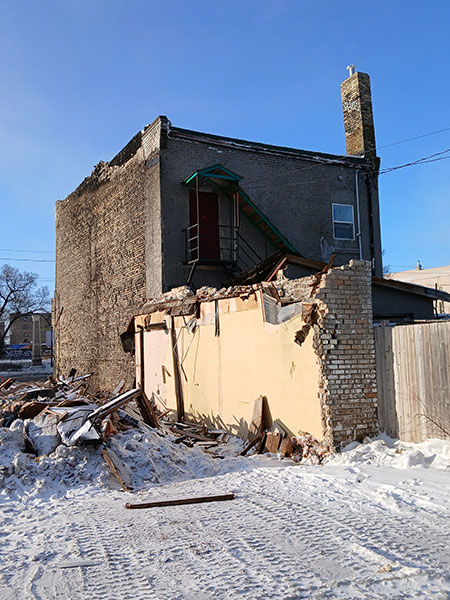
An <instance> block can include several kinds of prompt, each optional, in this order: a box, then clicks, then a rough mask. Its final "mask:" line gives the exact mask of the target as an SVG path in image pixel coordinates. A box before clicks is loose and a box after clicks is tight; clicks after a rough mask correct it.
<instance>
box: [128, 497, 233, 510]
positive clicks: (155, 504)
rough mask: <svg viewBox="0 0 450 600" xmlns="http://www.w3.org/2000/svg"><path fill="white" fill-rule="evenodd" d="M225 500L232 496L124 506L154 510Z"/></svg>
mask: <svg viewBox="0 0 450 600" xmlns="http://www.w3.org/2000/svg"><path fill="white" fill-rule="evenodd" d="M225 500H234V494H222V495H220V496H199V497H197V498H181V499H179V500H156V501H155V502H143V503H141V504H130V503H129V502H127V503H126V504H125V508H131V509H135V508H155V507H156V506H180V505H181V504H200V503H202V502H223V501H225Z"/></svg>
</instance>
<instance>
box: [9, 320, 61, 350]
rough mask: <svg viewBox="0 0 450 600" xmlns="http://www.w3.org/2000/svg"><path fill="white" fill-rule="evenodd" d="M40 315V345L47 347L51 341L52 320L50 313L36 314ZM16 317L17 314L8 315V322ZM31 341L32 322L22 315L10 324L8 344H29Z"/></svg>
mask: <svg viewBox="0 0 450 600" xmlns="http://www.w3.org/2000/svg"><path fill="white" fill-rule="evenodd" d="M36 314H39V315H40V323H41V340H42V344H45V345H46V346H48V345H49V344H48V343H47V340H51V337H49V336H51V331H52V319H51V313H36ZM16 317H17V313H13V314H11V315H10V321H12V320H13V319H15V318H16ZM32 341H33V321H32V318H31V314H30V315H22V316H20V317H19V318H18V319H17V318H16V320H15V321H14V322H13V323H12V325H11V328H10V342H9V343H10V344H30V343H31V342H32Z"/></svg>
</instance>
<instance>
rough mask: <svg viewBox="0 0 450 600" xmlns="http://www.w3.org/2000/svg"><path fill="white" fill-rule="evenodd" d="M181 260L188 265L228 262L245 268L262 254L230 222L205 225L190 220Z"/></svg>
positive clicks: (256, 260)
mask: <svg viewBox="0 0 450 600" xmlns="http://www.w3.org/2000/svg"><path fill="white" fill-rule="evenodd" d="M183 231H184V239H185V257H186V258H185V263H186V264H188V265H193V264H203V265H208V264H209V265H231V266H237V265H238V264H239V266H242V267H244V268H249V267H251V266H253V265H254V264H256V263H259V262H261V261H262V260H263V259H262V257H261V256H260V255H259V254H258V253H257V252H256V250H254V248H252V246H251V245H250V244H249V243H248V242H247V240H245V239H244V238H243V237H242V235H241V234H240V233H239V228H238V227H236V226H234V225H218V226H208V225H205V224H202V225H201V226H200V227H199V224H198V223H194V224H193V225H191V226H190V227H186V229H184V230H183Z"/></svg>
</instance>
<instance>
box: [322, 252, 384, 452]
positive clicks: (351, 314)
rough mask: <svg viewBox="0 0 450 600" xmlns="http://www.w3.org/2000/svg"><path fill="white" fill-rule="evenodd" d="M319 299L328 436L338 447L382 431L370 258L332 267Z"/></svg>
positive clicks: (323, 394) (323, 282)
mask: <svg viewBox="0 0 450 600" xmlns="http://www.w3.org/2000/svg"><path fill="white" fill-rule="evenodd" d="M315 301H316V302H317V303H318V314H319V319H318V324H317V325H316V326H315V327H314V344H315V349H316V352H317V359H318V364H319V371H320V375H319V376H320V381H319V388H320V392H319V393H320V400H321V405H322V419H323V426H324V432H325V439H326V441H327V443H328V444H329V446H330V447H331V446H332V447H335V448H339V447H342V446H344V445H345V444H346V443H348V442H350V441H353V440H357V441H361V440H362V439H363V438H364V437H365V436H373V435H377V433H378V420H377V386H376V364H375V341H374V333H373V324H372V293H371V267H370V263H369V262H366V261H360V260H354V261H350V264H349V265H344V266H342V267H338V268H335V269H331V270H330V271H329V272H328V273H327V274H326V275H325V276H324V277H323V278H322V282H321V284H320V287H319V289H318V292H317V294H316V296H315Z"/></svg>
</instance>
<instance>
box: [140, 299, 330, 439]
mask: <svg viewBox="0 0 450 600" xmlns="http://www.w3.org/2000/svg"><path fill="white" fill-rule="evenodd" d="M218 304H219V312H220V317H219V322H220V334H219V335H218V336H216V335H215V322H214V314H215V303H214V302H204V303H202V304H201V314H200V318H199V320H198V323H199V325H198V326H197V329H196V330H195V332H194V333H193V334H192V333H189V332H188V331H187V329H186V328H185V327H184V325H185V322H187V321H188V320H189V317H184V319H183V317H175V325H176V333H177V339H178V347H179V355H180V358H181V359H184V360H183V369H184V373H185V375H186V378H187V380H186V379H185V377H184V375H183V373H182V375H181V378H182V382H183V393H184V405H185V410H186V413H187V414H188V415H189V414H191V415H192V416H195V417H198V416H201V417H203V418H205V417H206V418H208V419H209V420H210V421H212V422H213V423H214V424H215V425H216V426H218V427H225V428H226V429H228V430H230V431H233V432H234V433H238V434H240V435H242V436H245V435H246V433H247V427H248V424H249V423H250V421H251V418H252V414H253V406H254V402H255V399H256V398H257V397H258V396H260V395H263V396H266V398H267V401H268V407H269V411H270V416H271V418H272V420H278V421H279V422H280V424H281V425H282V426H284V427H285V428H287V430H288V431H289V432H290V433H291V434H296V433H297V432H298V431H299V430H302V431H308V432H310V433H312V434H313V435H315V436H316V437H317V438H319V439H322V438H323V429H322V421H321V410H320V404H319V396H318V381H319V372H318V366H317V362H316V354H315V352H314V349H313V346H312V342H313V336H312V332H311V333H310V335H309V336H308V337H307V339H306V340H305V342H304V343H303V344H302V346H299V345H298V344H295V343H294V336H295V332H296V331H297V330H298V329H300V327H301V326H302V325H303V321H302V318H301V316H300V315H299V316H296V317H293V318H292V319H290V320H289V321H287V322H286V323H283V324H281V325H271V324H269V323H266V322H264V318H263V309H262V301H261V296H260V295H259V292H258V293H257V294H256V295H252V296H250V297H249V298H248V299H247V300H244V299H241V298H234V299H226V300H219V301H218ZM162 320H166V321H167V324H168V327H170V317H167V316H164V315H162V314H161V313H158V314H153V315H152V317H151V322H152V323H156V322H161V321H162ZM140 321H141V318H139V317H137V319H136V322H137V323H138V322H140ZM144 336H145V337H144V344H145V350H144V356H145V391H146V393H147V395H148V396H152V394H154V397H156V400H157V401H158V402H161V404H162V406H164V405H166V406H167V407H168V408H172V409H175V408H176V400H175V386H174V370H173V358H172V343H171V334H170V331H169V330H167V331H161V330H150V331H147V332H145V334H144ZM139 354H140V352H139V344H138V343H137V344H136V364H137V379H138V380H139V370H140V369H139V364H140V356H139ZM163 366H164V367H165V369H163V368H162V367H163Z"/></svg>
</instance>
